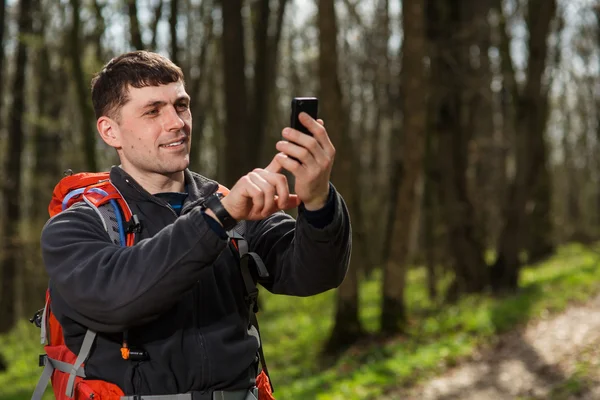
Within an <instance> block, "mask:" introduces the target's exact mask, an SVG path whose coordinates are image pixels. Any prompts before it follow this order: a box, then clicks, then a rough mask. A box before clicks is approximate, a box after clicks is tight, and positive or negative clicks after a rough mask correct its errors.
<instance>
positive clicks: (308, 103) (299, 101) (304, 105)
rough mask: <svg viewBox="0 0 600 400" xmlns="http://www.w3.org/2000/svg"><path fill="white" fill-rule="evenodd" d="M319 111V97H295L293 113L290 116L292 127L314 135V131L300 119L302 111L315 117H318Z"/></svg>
mask: <svg viewBox="0 0 600 400" xmlns="http://www.w3.org/2000/svg"><path fill="white" fill-rule="evenodd" d="M318 111H319V99H317V98H316V97H294V98H293V99H292V114H291V116H290V127H291V128H293V129H296V130H298V131H300V132H302V133H304V134H306V135H310V136H312V133H310V131H309V130H308V129H306V127H305V126H304V125H302V123H301V122H300V120H299V119H298V116H299V115H300V113H301V112H305V113H307V114H308V115H310V116H311V117H312V118H313V119H315V120H316V119H317V115H318Z"/></svg>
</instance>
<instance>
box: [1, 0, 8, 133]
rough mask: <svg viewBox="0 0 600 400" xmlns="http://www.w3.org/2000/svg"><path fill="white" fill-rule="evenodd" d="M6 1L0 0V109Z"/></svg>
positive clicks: (4, 56)
mask: <svg viewBox="0 0 600 400" xmlns="http://www.w3.org/2000/svg"><path fill="white" fill-rule="evenodd" d="M6 1H7V0H0V110H3V108H2V103H4V59H5V58H6V53H5V51H4V31H5V30H6V26H5V23H6ZM2 114H3V113H2V112H1V111H0V132H1V131H2V129H3V128H4V126H3V124H2V120H3V115H2Z"/></svg>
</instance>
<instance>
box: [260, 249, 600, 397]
mask: <svg viewBox="0 0 600 400" xmlns="http://www.w3.org/2000/svg"><path fill="white" fill-rule="evenodd" d="M599 261H600V254H598V253H596V252H595V251H593V250H591V249H588V248H585V247H583V246H578V245H572V246H566V247H563V248H561V249H560V250H559V251H558V253H557V255H556V256H555V257H553V258H552V259H550V260H548V261H547V262H545V263H543V264H540V265H536V266H532V267H528V268H525V269H524V270H523V274H522V279H521V286H520V287H521V289H520V291H519V293H517V294H515V295H511V296H505V297H503V298H494V297H493V296H491V295H479V296H470V297H466V298H463V299H461V300H460V301H459V302H458V303H456V304H453V305H445V306H440V305H438V304H435V303H433V302H431V301H430V300H429V299H428V297H427V289H426V281H425V279H426V276H425V271H424V269H422V268H417V269H414V270H412V271H411V272H410V273H409V277H408V286H407V303H408V308H409V310H410V316H409V328H408V332H407V334H406V335H404V336H401V337H396V338H394V339H385V340H384V339H381V338H379V337H378V336H377V334H376V332H377V329H378V314H379V305H380V302H381V290H380V278H379V276H375V277H374V278H373V279H370V280H369V281H367V282H363V284H362V285H361V292H360V302H361V315H360V317H361V320H362V322H363V324H364V326H365V327H366V329H367V330H368V331H369V332H371V334H372V338H371V339H369V340H365V341H364V342H362V343H359V344H357V345H356V346H355V347H353V348H352V349H350V350H349V351H348V352H347V353H346V354H345V355H344V356H343V357H341V358H340V359H339V360H337V361H336V362H335V364H333V365H330V364H329V363H328V362H327V361H326V360H323V359H321V358H320V357H319V351H320V348H321V346H322V344H323V343H324V341H325V339H326V338H327V333H328V331H329V328H330V327H331V316H332V314H333V300H334V296H333V293H331V292H329V293H325V294H322V295H319V296H315V297H311V298H306V299H298V298H292V297H281V296H273V295H270V294H261V295H262V296H263V297H262V298H263V303H264V304H265V307H264V310H263V312H262V315H261V316H260V321H261V331H262V334H263V339H264V342H265V353H266V357H267V361H268V362H269V364H270V367H269V368H270V371H271V374H272V377H273V380H274V384H275V390H276V395H277V399H278V400H286V399H319V400H335V399H346V400H348V399H366V398H376V397H377V396H378V395H381V394H383V393H385V392H387V391H389V390H392V389H396V388H399V387H403V386H409V385H411V384H414V383H415V382H417V381H420V380H422V379H426V378H428V377H431V376H433V375H434V374H436V373H439V372H441V371H443V370H444V369H445V368H448V367H449V366H452V365H455V364H456V363H457V362H459V361H460V360H461V359H463V358H465V357H467V356H469V355H470V354H472V353H473V351H474V350H475V349H476V348H477V347H478V346H481V345H484V344H486V343H490V342H491V341H493V339H494V338H495V337H496V335H497V334H499V333H502V332H505V331H507V330H509V329H513V328H515V327H518V326H520V325H522V324H524V323H525V322H527V321H528V320H530V319H535V318H538V317H540V316H543V315H547V314H548V313H551V312H557V311H560V310H562V309H564V308H565V307H566V306H567V305H568V304H570V303H572V302H575V301H583V300H586V299H588V298H589V297H590V296H592V295H593V294H595V293H598V292H600V265H599ZM442 286H445V285H442Z"/></svg>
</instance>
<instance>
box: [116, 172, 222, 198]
mask: <svg viewBox="0 0 600 400" xmlns="http://www.w3.org/2000/svg"><path fill="white" fill-rule="evenodd" d="M184 174H185V184H186V186H187V191H188V199H187V200H186V203H188V202H193V203H196V202H201V201H203V200H204V199H205V198H206V197H208V196H209V195H211V194H213V193H214V192H216V191H217V189H218V187H219V184H218V183H217V182H215V181H213V180H212V179H209V178H206V177H204V176H202V175H200V174H197V173H195V172H192V171H190V170H189V169H187V168H186V169H185V171H184ZM110 180H111V182H113V183H114V185H115V186H116V187H117V189H119V191H120V192H121V194H122V195H123V196H124V197H125V198H127V199H131V200H134V201H156V197H154V196H153V195H152V194H150V193H149V192H148V191H147V190H146V189H144V188H143V187H142V186H141V185H140V184H139V183H137V182H136V181H135V179H133V178H132V177H131V175H129V174H128V173H127V172H125V171H124V170H123V169H121V168H120V167H118V166H113V167H112V168H111V170H110Z"/></svg>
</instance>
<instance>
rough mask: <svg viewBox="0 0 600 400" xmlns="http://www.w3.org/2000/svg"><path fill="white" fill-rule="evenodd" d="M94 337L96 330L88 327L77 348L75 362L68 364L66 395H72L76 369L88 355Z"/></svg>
mask: <svg viewBox="0 0 600 400" xmlns="http://www.w3.org/2000/svg"><path fill="white" fill-rule="evenodd" d="M94 339H96V332H94V331H92V330H91V329H88V330H87V332H86V333H85V336H84V338H83V343H82V344H81V349H80V350H79V354H78V355H77V359H76V360H75V364H72V365H70V367H71V370H70V371H69V380H68V381H67V389H66V391H65V394H66V395H67V397H73V389H74V388H75V377H76V376H77V370H78V369H79V368H81V367H83V362H84V361H85V360H87V358H88V356H89V355H90V350H91V349H92V345H93V344H94Z"/></svg>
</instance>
